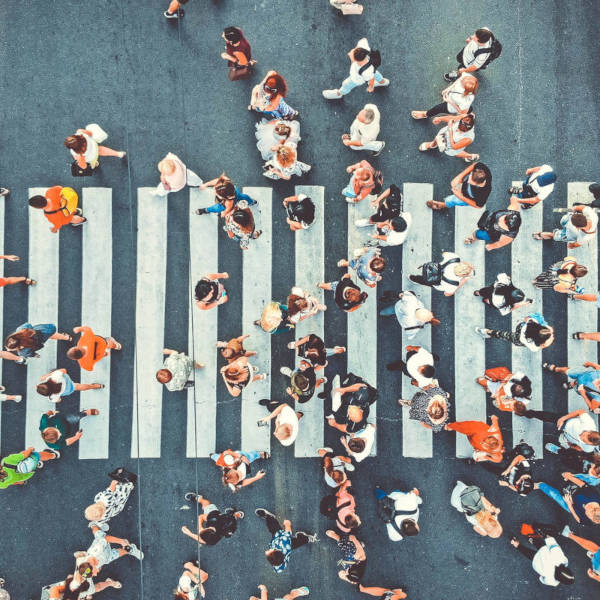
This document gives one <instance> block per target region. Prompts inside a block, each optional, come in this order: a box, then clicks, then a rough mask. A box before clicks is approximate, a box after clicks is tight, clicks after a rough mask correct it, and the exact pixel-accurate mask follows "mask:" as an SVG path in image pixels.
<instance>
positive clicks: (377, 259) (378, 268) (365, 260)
mask: <svg viewBox="0 0 600 600" xmlns="http://www.w3.org/2000/svg"><path fill="white" fill-rule="evenodd" d="M337 266H338V267H340V268H349V269H352V270H353V271H355V272H356V275H357V276H358V278H359V279H360V280H361V281H362V282H363V283H364V284H365V285H366V286H368V287H371V288H374V287H377V283H378V282H379V281H381V279H382V275H381V273H383V271H384V270H385V266H386V260H385V258H383V256H381V249H380V248H373V247H369V246H365V247H363V248H357V249H356V250H355V251H354V258H353V259H352V260H347V259H345V258H342V259H340V260H338V262H337Z"/></svg>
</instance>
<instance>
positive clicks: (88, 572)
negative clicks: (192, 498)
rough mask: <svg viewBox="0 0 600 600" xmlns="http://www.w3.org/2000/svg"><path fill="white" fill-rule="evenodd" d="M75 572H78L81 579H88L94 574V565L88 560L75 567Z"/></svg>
mask: <svg viewBox="0 0 600 600" xmlns="http://www.w3.org/2000/svg"><path fill="white" fill-rule="evenodd" d="M77 573H79V575H80V577H82V578H83V579H90V578H91V577H92V576H93V574H94V565H93V564H92V563H91V562H90V561H89V557H88V560H85V561H84V562H82V563H80V564H79V566H78V567H77Z"/></svg>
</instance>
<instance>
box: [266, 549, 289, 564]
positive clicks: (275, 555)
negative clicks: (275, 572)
mask: <svg viewBox="0 0 600 600" xmlns="http://www.w3.org/2000/svg"><path fill="white" fill-rule="evenodd" d="M284 558H285V557H284V556H283V552H282V551H281V550H273V552H269V554H267V560H268V561H269V562H270V563H271V564H272V565H273V566H274V567H278V566H279V565H281V564H282V563H283V560H284Z"/></svg>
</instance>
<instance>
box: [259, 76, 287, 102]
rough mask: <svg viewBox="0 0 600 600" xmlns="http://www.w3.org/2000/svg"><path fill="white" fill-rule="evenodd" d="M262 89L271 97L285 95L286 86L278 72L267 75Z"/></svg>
mask: <svg viewBox="0 0 600 600" xmlns="http://www.w3.org/2000/svg"><path fill="white" fill-rule="evenodd" d="M263 89H264V91H265V92H266V93H267V94H268V95H269V96H270V97H271V98H275V96H278V95H281V96H283V97H285V96H287V92H288V87H287V83H286V82H285V79H284V78H283V77H282V76H281V75H280V74H279V73H273V74H272V75H269V76H268V77H267V79H266V80H265V82H264V84H263Z"/></svg>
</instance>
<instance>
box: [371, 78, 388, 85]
mask: <svg viewBox="0 0 600 600" xmlns="http://www.w3.org/2000/svg"><path fill="white" fill-rule="evenodd" d="M388 85H390V80H389V79H382V80H381V81H380V82H379V81H376V82H375V85H374V86H373V87H387V86H388Z"/></svg>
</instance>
